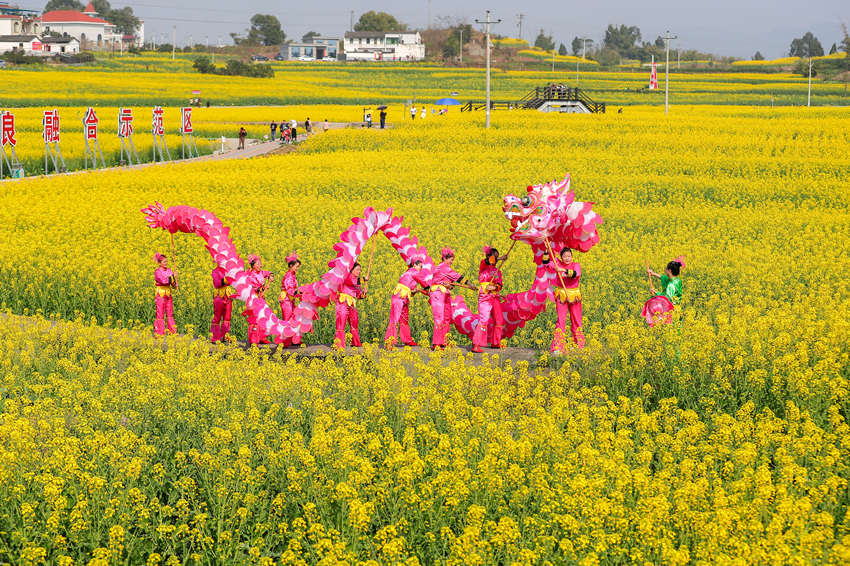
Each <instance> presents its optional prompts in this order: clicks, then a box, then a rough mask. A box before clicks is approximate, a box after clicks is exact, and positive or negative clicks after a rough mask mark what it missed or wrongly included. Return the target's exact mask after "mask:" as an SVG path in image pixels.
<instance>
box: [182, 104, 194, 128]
mask: <svg viewBox="0 0 850 566" xmlns="http://www.w3.org/2000/svg"><path fill="white" fill-rule="evenodd" d="M180 112H181V114H182V116H183V119H182V120H181V121H180V122H181V126H180V133H181V134H191V133H192V132H194V131H195V130H194V128H192V109H191V108H181V109H180Z"/></svg>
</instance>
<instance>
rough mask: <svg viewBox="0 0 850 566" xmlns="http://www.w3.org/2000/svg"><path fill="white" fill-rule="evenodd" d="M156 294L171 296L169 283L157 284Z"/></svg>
mask: <svg viewBox="0 0 850 566" xmlns="http://www.w3.org/2000/svg"><path fill="white" fill-rule="evenodd" d="M156 296H157V297H170V296H171V285H157V286H156Z"/></svg>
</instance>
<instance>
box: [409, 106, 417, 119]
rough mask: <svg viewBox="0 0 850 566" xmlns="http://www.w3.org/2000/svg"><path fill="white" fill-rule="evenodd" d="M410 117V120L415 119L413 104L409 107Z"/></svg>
mask: <svg viewBox="0 0 850 566" xmlns="http://www.w3.org/2000/svg"><path fill="white" fill-rule="evenodd" d="M410 119H411V120H415V119H416V107H415V106H411V107H410Z"/></svg>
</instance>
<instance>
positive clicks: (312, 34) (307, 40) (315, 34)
mask: <svg viewBox="0 0 850 566" xmlns="http://www.w3.org/2000/svg"><path fill="white" fill-rule="evenodd" d="M320 35H322V34H320V33H319V32H317V31H308V32H307V33H305V34H304V35H302V36H301V42H302V43H310V42H311V41H313V38H314V37H319V36H320Z"/></svg>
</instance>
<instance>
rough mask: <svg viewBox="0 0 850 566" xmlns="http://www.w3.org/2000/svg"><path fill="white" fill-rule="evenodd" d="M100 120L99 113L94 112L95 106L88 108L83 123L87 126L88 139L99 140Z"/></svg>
mask: <svg viewBox="0 0 850 566" xmlns="http://www.w3.org/2000/svg"><path fill="white" fill-rule="evenodd" d="M99 121H100V120H99V119H98V117H97V114H95V113H94V108H92V107H91V106H89V107H88V109H87V110H86V115H85V116H84V117H83V124H84V125H85V128H86V139H87V140H95V141H97V123H98V122H99Z"/></svg>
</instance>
